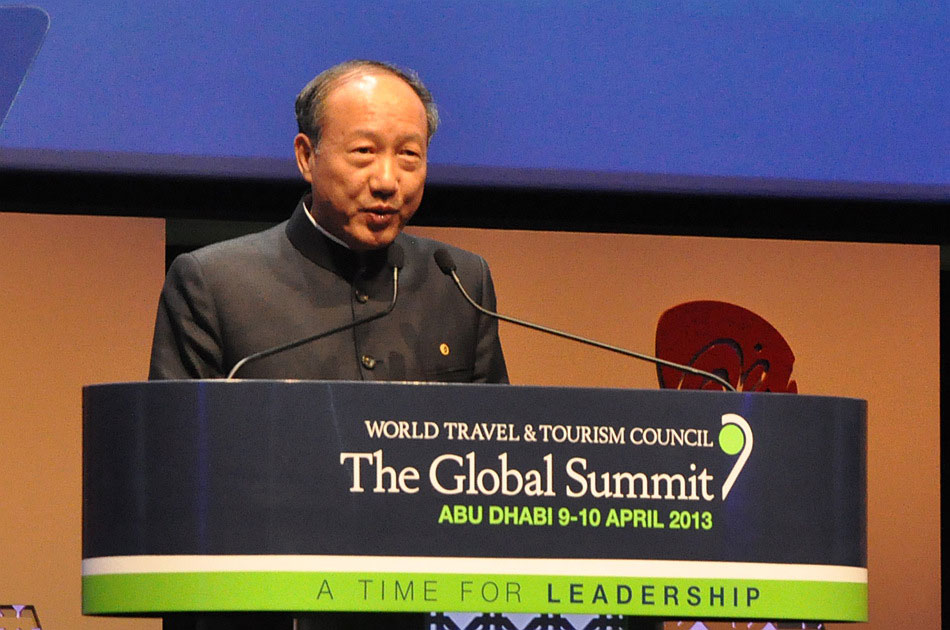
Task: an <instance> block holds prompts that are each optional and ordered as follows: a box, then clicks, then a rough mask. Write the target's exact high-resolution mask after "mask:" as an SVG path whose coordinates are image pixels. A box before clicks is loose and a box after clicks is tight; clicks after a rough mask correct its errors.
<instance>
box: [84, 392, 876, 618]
mask: <svg viewBox="0 0 950 630" xmlns="http://www.w3.org/2000/svg"><path fill="white" fill-rule="evenodd" d="M866 477H867V475H866V403H865V402H864V401H861V400H857V399H846V398H833V397H822V396H805V395H786V394H754V393H749V394H745V393H719V392H703V391H669V390H658V391H653V390H649V391H647V390H621V389H590V388H561V387H525V386H508V385H476V384H460V385H450V384H424V383H361V382H346V381H332V382H330V381H220V380H216V381H156V382H147V383H120V384H108V385H93V386H88V387H86V388H84V391H83V563H82V567H83V569H82V570H83V578H82V579H83V612H84V613H85V614H91V615H142V616H173V615H175V614H179V613H209V614H223V613H232V614H233V613H242V612H247V613H251V612H254V613H258V614H260V613H266V612H275V611H287V612H292V613H295V614H307V613H322V612H333V611H335V612H347V611H350V612H353V611H378V612H429V611H461V612H466V611H467V612H498V613H537V614H547V615H570V614H590V615H624V616H627V617H645V618H652V619H726V620H738V619H749V620H797V621H864V620H866V619H867V608H868V606H867V540H866V530H867V524H866V501H867V499H866V496H867V495H866Z"/></svg>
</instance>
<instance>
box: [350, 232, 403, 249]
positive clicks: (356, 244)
mask: <svg viewBox="0 0 950 630" xmlns="http://www.w3.org/2000/svg"><path fill="white" fill-rule="evenodd" d="M397 236H399V230H383V231H379V232H373V231H372V230H367V231H365V232H364V233H360V234H359V235H357V236H356V237H355V238H350V239H348V244H349V245H350V247H351V248H353V249H354V250H356V251H371V250H374V249H383V248H384V247H389V245H390V244H391V243H392V242H393V241H394V240H396V237H397Z"/></svg>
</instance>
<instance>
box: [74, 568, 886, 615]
mask: <svg viewBox="0 0 950 630" xmlns="http://www.w3.org/2000/svg"><path fill="white" fill-rule="evenodd" d="M433 610H440V611H459V612H465V611H467V612H484V611H495V612H504V613H562V614H572V613H576V614H581V613H585V614H618V615H619V614H622V615H631V616H650V617H664V618H674V619H675V618H686V617H700V618H708V619H715V618H721V619H743V618H745V619H793V620H800V621H808V620H817V621H867V611H868V591H867V584H866V583H853V582H822V581H795V580H758V579H741V580H740V579H690V578H616V577H605V578H598V577H557V576H552V577H546V576H537V575H529V576H520V575H484V574H437V573H398V574H394V573H344V572H336V573H329V572H328V573H322V572H286V571H234V572H206V573H200V572H199V573H195V572H191V573H129V574H105V575H88V576H84V577H83V613H85V614H92V615H110V614H128V613H138V614H156V615H157V614H161V613H166V612H185V611H301V612H302V611H314V612H317V611H385V612H428V611H433Z"/></svg>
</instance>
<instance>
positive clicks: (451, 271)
mask: <svg viewBox="0 0 950 630" xmlns="http://www.w3.org/2000/svg"><path fill="white" fill-rule="evenodd" d="M434 258H435V264H436V265H438V266H439V269H441V270H442V273H444V274H445V275H447V276H450V277H451V278H452V280H454V281H455V286H457V287H458V288H459V291H461V292H462V295H463V296H464V297H465V299H466V300H467V301H468V303H469V304H471V305H472V306H474V307H475V308H476V309H477V310H478V311H479V312H480V313H484V314H485V315H488V316H489V317H493V318H495V319H500V320H501V321H504V322H509V323H511V324H517V325H518V326H523V327H525V328H530V329H531V330H537V331H540V332H543V333H548V334H550V335H556V336H558V337H563V338H564V339H570V340H571V341H579V342H580V343H584V344H587V345H588V346H594V347H595V348H600V349H602V350H609V351H611V352H616V353H617V354H622V355H624V356H627V357H633V358H634V359H640V360H641V361H647V362H649V363H653V364H654V365H662V366H665V367H669V368H673V369H674V370H680V371H681V372H688V373H689V374H695V375H697V376H702V377H705V378H707V379H709V380H711V381H715V382H716V383H719V384H720V385H722V386H723V387H725V388H726V389H727V390H728V391H731V392H734V391H736V388H735V387H733V386H732V384H731V383H730V382H729V381H727V380H726V379H724V378H722V377H721V376H718V375H716V374H713V373H712V372H706V371H705V370H700V369H697V368H694V367H693V366H691V365H683V364H680V363H673V362H672V361H667V360H666V359H661V358H659V357H654V356H650V355H648V354H641V353H639V352H634V351H633V350H627V349H625V348H620V347H618V346H612V345H610V344H608V343H603V342H601V341H596V340H594V339H587V338H586V337H580V336H578V335H572V334H571V333H568V332H564V331H561V330H556V329H554V328H548V327H547V326H541V325H539V324H532V323H531V322H526V321H524V320H521V319H516V318H514V317H509V316H507V315H502V314H501V313H495V312H493V311H489V310H488V309H487V308H485V307H484V306H482V305H481V304H479V303H478V302H476V301H475V300H473V299H472V296H470V295H469V294H468V291H466V290H465V287H463V286H462V281H461V280H459V276H458V274H457V273H456V269H457V267H456V266H455V261H454V260H452V255H451V254H450V253H449V252H448V251H446V250H445V249H442V248H439V249H438V250H436V252H435V254H434Z"/></svg>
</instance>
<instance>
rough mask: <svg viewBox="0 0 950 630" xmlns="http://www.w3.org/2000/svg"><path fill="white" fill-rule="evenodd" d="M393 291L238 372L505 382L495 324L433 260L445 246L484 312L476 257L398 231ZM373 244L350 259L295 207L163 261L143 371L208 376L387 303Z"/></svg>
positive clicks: (156, 375)
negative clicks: (266, 223)
mask: <svg viewBox="0 0 950 630" xmlns="http://www.w3.org/2000/svg"><path fill="white" fill-rule="evenodd" d="M396 242H398V243H399V244H400V245H401V247H402V248H403V251H404V253H405V265H404V266H403V268H402V270H401V272H400V277H399V298H398V301H397V303H396V307H395V309H394V310H393V312H392V313H390V314H389V315H387V316H385V317H383V318H381V319H378V320H376V321H373V322H370V323H367V324H363V325H360V326H358V327H356V328H354V329H351V330H347V331H344V332H340V333H336V334H334V335H332V336H330V337H326V338H324V339H320V340H318V341H315V342H313V343H310V344H307V345H304V346H301V347H299V348H296V349H293V350H289V351H286V352H282V353H280V354H277V355H274V356H272V357H268V358H265V359H262V360H260V361H256V362H252V363H248V364H247V365H246V366H244V367H242V368H241V370H240V372H239V373H238V375H237V376H238V377H239V378H296V379H347V380H417V381H455V382H487V383H505V382H507V381H508V374H507V370H506V368H505V360H504V357H503V355H502V351H501V344H500V343H499V340H498V328H497V323H496V321H494V320H492V319H491V318H488V317H486V316H484V315H480V314H479V313H478V312H477V311H476V310H475V309H474V308H473V307H472V306H471V305H470V304H468V303H466V302H465V301H464V299H463V297H462V296H461V294H460V293H459V291H458V288H457V287H456V286H455V284H454V283H453V282H452V280H451V278H448V277H447V276H445V275H444V274H443V273H442V272H441V270H439V268H438V266H437V265H436V264H435V262H434V260H433V254H434V252H435V251H436V250H437V249H439V248H445V249H447V250H448V251H449V252H450V253H451V254H452V257H453V258H454V260H455V263H456V264H457V266H458V274H459V277H460V278H461V280H462V283H463V285H464V286H465V287H466V289H467V290H468V291H469V293H470V294H471V295H472V297H473V298H474V299H475V300H477V301H478V302H479V303H480V304H482V305H483V306H485V307H487V308H489V309H492V310H494V308H495V293H494V287H493V285H492V281H491V275H490V273H489V270H488V265H487V264H486V262H485V261H484V259H482V258H481V257H480V256H477V255H475V254H472V253H469V252H466V251H464V250H461V249H458V248H455V247H451V246H448V245H445V244H442V243H438V242H436V241H432V240H429V239H423V238H416V237H412V236H408V235H406V234H400V235H399V236H398V237H397V239H396ZM392 290H393V286H392V268H391V267H389V266H388V265H387V264H386V253H385V251H379V252H369V253H367V254H363V255H357V254H355V253H354V252H352V251H350V250H348V249H346V248H344V247H341V246H339V245H337V244H336V243H333V242H332V241H330V240H329V239H327V238H326V237H325V236H323V235H322V234H321V233H320V232H319V231H318V230H317V229H315V228H314V226H313V225H312V224H311V223H310V220H309V219H308V218H307V216H306V215H305V213H304V209H303V202H302V201H301V203H299V204H297V208H296V210H295V211H294V213H293V215H292V216H291V218H290V219H289V220H288V221H286V222H284V223H281V224H280V225H277V226H275V227H273V228H271V229H269V230H265V231H264V232H260V233H257V234H251V235H249V236H245V237H241V238H238V239H234V240H231V241H226V242H223V243H218V244H215V245H211V246H208V247H205V248H202V249H200V250H197V251H195V252H192V253H188V254H183V255H181V256H179V257H178V258H176V259H175V261H174V262H173V263H172V266H171V268H170V269H169V272H168V276H167V278H166V280H165V287H164V289H163V290H162V295H161V299H160V302H159V307H158V316H157V318H156V323H155V338H154V341H153V345H152V361H151V368H150V371H149V378H150V379H187V378H217V377H222V376H225V375H226V374H227V373H228V371H229V370H230V369H231V367H232V366H233V365H234V364H235V363H236V362H237V361H239V360H240V359H241V358H243V357H245V356H247V355H249V354H252V353H254V352H258V351H260V350H264V349H267V348H271V347H274V346H278V345H281V344H283V343H286V342H289V341H293V340H295V339H299V338H302V337H306V336H308V335H311V334H314V333H317V332H320V331H323V330H327V329H330V328H333V327H336V326H339V325H341V324H345V323H347V322H352V321H355V320H357V319H359V318H361V317H365V316H366V315H369V314H372V313H376V312H378V311H381V310H383V309H385V308H386V306H388V304H389V302H390V301H391V299H392Z"/></svg>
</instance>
